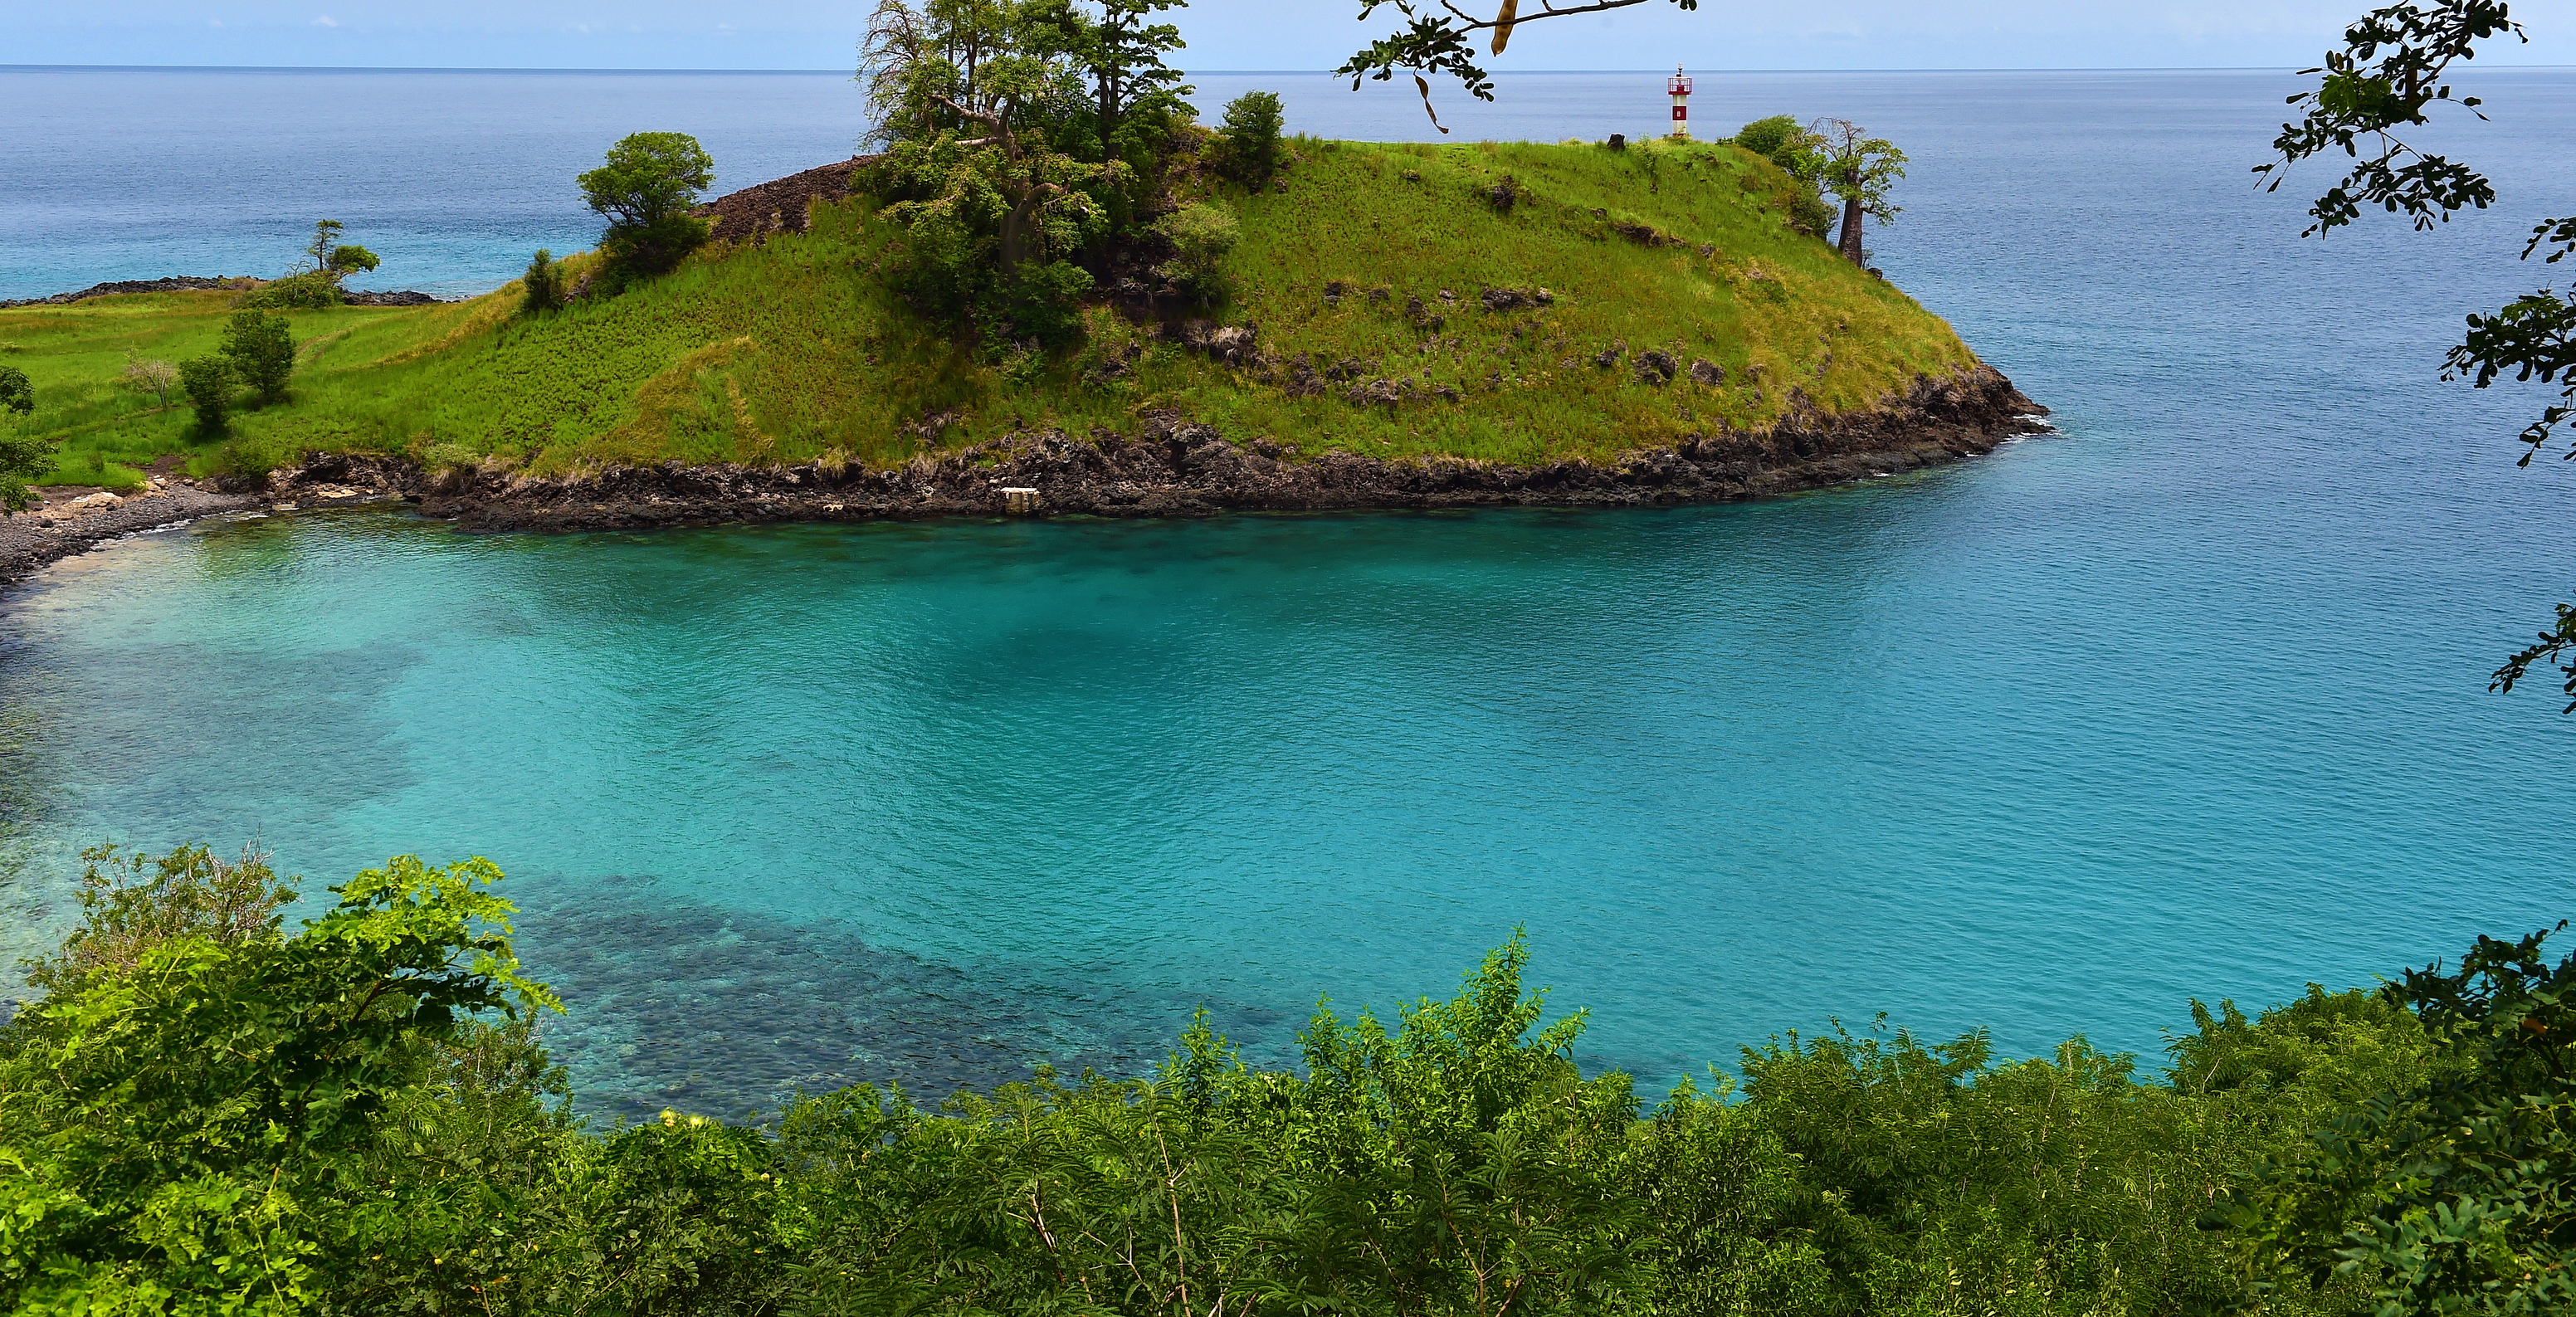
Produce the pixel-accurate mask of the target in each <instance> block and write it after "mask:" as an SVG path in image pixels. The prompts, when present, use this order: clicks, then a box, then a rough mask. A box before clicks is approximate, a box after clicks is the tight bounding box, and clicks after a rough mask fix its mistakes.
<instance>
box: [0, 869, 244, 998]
mask: <svg viewBox="0 0 2576 1317" xmlns="http://www.w3.org/2000/svg"><path fill="white" fill-rule="evenodd" d="M81 858H82V860H84V861H85V862H86V865H87V867H86V868H85V869H84V870H83V871H82V873H81V881H80V892H79V899H80V908H81V922H80V927H78V928H77V929H74V930H73V932H72V935H71V936H70V937H69V938H68V939H66V940H65V941H64V943H63V948H62V951H61V953H60V954H59V955H57V956H55V957H54V958H52V959H50V960H46V961H43V962H40V963H38V964H35V965H31V966H29V967H28V970H27V981H28V982H29V983H31V984H33V985H35V986H36V987H39V988H43V989H45V990H46V991H48V992H69V991H72V990H74V989H77V988H78V987H79V986H80V985H81V984H82V983H83V982H84V981H85V980H87V979H89V978H90V977H91V976H93V975H95V974H100V973H128V974H130V973H132V972H134V971H135V970H136V969H137V968H139V967H140V966H141V964H142V960H143V956H144V953H146V952H148V951H151V950H153V949H155V948H158V947H161V946H164V945H167V944H169V943H173V942H178V941H184V940H190V939H195V940H200V941H205V942H209V943H212V944H214V945H216V946H218V947H239V946H243V945H246V944H249V943H252V942H263V941H272V940H274V939H275V938H276V937H277V935H278V928H279V923H280V916H279V915H278V913H277V912H278V910H279V909H280V908H281V907H283V906H285V905H286V903H287V902H289V901H292V900H294V899H295V891H294V888H293V887H292V886H290V885H289V884H287V883H283V882H280V881H278V878H277V874H276V873H275V871H273V870H271V869H270V868H269V867H268V856H267V855H265V854H263V853H261V852H259V851H257V850H254V849H250V848H247V847H246V848H244V849H243V851H242V854H241V858H240V859H239V860H237V861H234V862H231V863H226V862H225V861H223V860H220V859H217V858H216V857H215V855H214V853H213V852H212V851H209V850H207V849H206V848H205V847H203V846H182V847H180V848H179V849H177V850H174V851H171V852H170V853H169V854H167V855H162V856H159V857H151V856H145V855H141V854H125V853H121V852H120V851H119V850H118V848H117V847H114V846H100V847H94V848H92V849H90V850H86V851H83V852H81Z"/></svg>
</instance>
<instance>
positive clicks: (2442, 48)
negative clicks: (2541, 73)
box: [2254, 0, 2576, 714]
mask: <svg viewBox="0 0 2576 1317" xmlns="http://www.w3.org/2000/svg"><path fill="white" fill-rule="evenodd" d="M2506 9H2507V6H2506V5H2505V4H2504V3H2503V0H2435V3H2430V4H2416V3H2407V4H2397V5H2390V6H2388V7H2386V8H2382V9H2375V10H2372V11H2371V12H2370V13H2369V14H2367V15H2364V16H2363V17H2362V19H2361V21H2359V22H2357V23H2354V24H2353V25H2352V26H2351V27H2349V28H2347V29H2345V31H2344V48H2343V49H2341V50H2336V51H2329V52H2327V54H2326V62H2325V63H2324V64H2323V65H2321V66H2319V67H2316V68H2311V69H2302V70H2300V73H2301V75H2302V76H2317V75H2323V80H2322V81H2321V82H2320V84H2319V85H2318V86H2317V87H2316V88H2315V89H2314V90H2312V91H2303V92H2298V93H2295V94H2293V95H2292V96H2290V97H2289V103H2290V104H2292V105H2300V104H2305V105H2306V106H2307V107H2308V112H2307V115H2306V116H2305V117H2304V118H2302V119H2301V120H2300V121H2299V122H2298V123H2295V124H2288V123H2285V124H2283V125H2281V134H2280V136H2279V137H2278V138H2277V139H2275V140H2274V141H2273V143H2272V147H2273V149H2274V150H2276V151H2278V152H2280V158H2279V159H2277V160H2270V161H2266V162H2264V163H2262V164H2259V165H2256V166H2254V172H2255V173H2257V174H2268V175H2270V176H2271V182H2270V184H2269V185H2268V186H2267V187H2266V188H2265V190H2266V191H2275V190H2278V189H2279V188H2280V186H2281V184H2282V183H2283V182H2284V181H2285V180H2286V178H2287V171H2288V170H2289V167H2290V166H2292V165H2294V164H2297V163H2298V162H2299V161H2301V160H2305V159H2307V158H2309V157H2310V156H2316V155H2325V154H2328V153H2330V152H2333V151H2341V152H2343V153H2344V155H2345V156H2346V157H2348V158H2350V159H2352V160H2354V161H2355V163H2354V164H2353V166H2352V168H2351V169H2350V170H2349V171H2348V172H2347V173H2346V174H2345V175H2344V177H2343V179H2342V181H2340V182H2338V183H2336V184H2335V185H2334V186H2332V187H2330V188H2328V189H2326V191H2325V193H2324V195H2322V196H2320V197H2318V198H2317V200H2316V201H2315V203H2314V204H2312V205H2310V206H2309V208H2308V214H2309V216H2310V217H2311V218H2313V219H2314V220H2315V223H2313V224H2310V225H2309V226H2308V228H2307V230H2306V232H2305V233H2303V234H2301V235H2300V236H2302V237H2306V236H2310V235H2319V234H2325V233H2329V232H2331V231H2333V230H2335V229H2337V228H2341V227H2343V226H2344V225H2347V224H2351V223H2353V222H2354V221H2356V220H2358V219H2359V218H2360V217H2361V211H2362V208H2363V207H2364V206H2368V205H2376V206H2378V207H2379V208H2380V209H2382V210H2384V211H2386V212H2388V213H2389V214H2392V215H2395V214H2403V215H2406V216H2408V217H2409V218H2410V219H2412V220H2413V221H2414V224H2415V227H2416V229H2417V230H2419V231H2421V230H2425V229H2430V228H2432V227H2433V224H2434V222H2435V221H2436V220H2439V221H2441V222H2443V223H2448V222H2450V218H2451V216H2452V215H2453V214H2454V213H2456V212H2458V211H2461V210H2464V209H2470V208H2475V209H2479V210H2483V209H2485V208H2486V207H2487V206H2489V205H2491V204H2493V203H2494V201H2495V196H2496V193H2495V184H2494V183H2492V182H2491V181H2489V180H2488V178H2487V177H2486V175H2484V174H2482V173H2479V172H2478V171H2477V170H2476V169H2474V168H2472V167H2471V166H2469V165H2467V164H2465V163H2463V162H2461V161H2457V160H2453V159H2450V158H2449V157H2447V156H2440V155H2427V154H2425V153H2424V152H2422V151H2420V150H2418V149H2416V148H2415V147H2413V146H2411V145H2409V144H2408V143H2407V142H2406V141H2405V140H2404V139H2403V138H2401V137H2399V136H2397V132H2398V130H2400V129H2404V128H2413V127H2421V126H2423V125H2425V124H2427V123H2429V122H2431V119H2430V116H2429V115H2428V114H2427V113H2426V112H2427V111H2428V110H2430V109H2432V108H2433V107H2434V106H2435V105H2455V106H2457V107H2459V108H2460V109H2462V110H2465V111H2467V112H2468V113H2470V114H2472V115H2475V116H2476V117H2477V118H2479V119H2481V120H2483V119H2485V118H2486V114H2485V112H2484V111H2482V110H2480V109H2479V108H2478V107H2479V106H2480V105H2481V104H2483V102H2482V101H2480V100H2479V98H2477V97H2475V96H2462V97H2459V98H2457V99H2454V98H2453V97H2452V95H2451V88H2450V85H2449V84H2448V83H2446V82H2444V81H2443V79H2444V78H2445V77H2447V76H2448V74H2449V72H2450V69H2451V66H2452V65H2454V64H2456V63H2459V62H2461V61H2465V60H2472V59H2475V58H2477V46H2478V43H2479V42H2481V41H2488V40H2492V39H2494V38H2497V37H2504V36H2510V37H2513V38H2514V39H2516V40H2518V41H2524V42H2528V41H2529V40H2530V38H2529V37H2527V36H2525V35H2523V31H2522V25H2521V24H2519V23H2516V22H2514V21H2512V19H2511V18H2510V17H2508V15H2507V12H2506ZM2365 147H2368V148H2370V149H2368V150H2365ZM2544 247H2546V248H2548V249H2549V256H2548V258H2547V260H2546V261H2545V263H2546V264H2550V265H2555V264H2557V263H2558V262H2559V261H2561V260H2563V259H2565V258H2566V257H2567V256H2568V254H2569V253H2571V252H2576V217H2565V218H2555V219H2544V220H2542V221H2541V222H2540V223H2538V224H2537V225H2534V226H2533V227H2532V230H2531V240H2530V241H2529V242H2527V243H2525V244H2524V245H2523V249H2522V259H2524V260H2530V259H2531V257H2532V255H2533V254H2534V253H2536V252H2538V251H2540V250H2541V249H2542V248H2544ZM2508 375H2510V376H2512V377H2513V378H2514V379H2516V380H2520V381H2526V382H2527V381H2529V380H2532V379H2538V380H2540V381H2542V382H2543V383H2554V384H2557V385H2559V386H2560V388H2559V400H2558V401H2557V402H2555V403H2552V404H2550V405H2548V406H2546V407H2543V408H2542V409H2541V412H2540V415H2539V417H2538V418H2537V419H2535V420H2533V421H2532V422H2531V423H2530V424H2529V425H2526V426H2524V427H2523V431H2522V442H2524V443H2525V444H2528V445H2530V449H2531V451H2529V452H2526V453H2524V454H2523V455H2522V460H2521V462H2520V465H2523V466H2529V465H2531V459H2532V458H2533V457H2535V456H2538V455H2539V453H2540V452H2541V450H2543V449H2545V448H2547V447H2548V446H2549V444H2550V443H2551V441H2552V440H2553V439H2555V438H2556V437H2557V433H2558V427H2560V426H2561V425H2564V424H2565V423H2566V422H2567V421H2568V420H2569V419H2570V418H2572V417H2576V298H2571V297H2570V296H2569V295H2567V294H2562V293H2559V292H2557V291H2556V290H2554V289H2550V288H2542V289H2539V290H2538V291H2536V292H2533V293H2530V294H2527V295H2525V296H2523V297H2519V298H2516V299H2514V300H2513V301H2512V302H2509V303H2507V304H2506V305H2505V306H2504V307H2503V308H2502V309H2500V310H2497V311H2494V312H2485V313H2481V312H2472V313H2470V315H2469V317H2468V333H2467V335H2466V337H2464V338H2463V339H2462V340H2461V341H2460V342H2459V343H2458V344H2457V345H2455V346H2453V347H2452V348H2451V349H2450V351H2449V352H2447V353H2446V354H2444V356H2443V358H2442V378H2444V379H2446V380H2456V379H2467V380H2469V381H2471V382H2472V383H2473V384H2474V385H2475V386H2476V387H2478V388H2481V389H2483V388H2486V387H2488V386H2490V385H2492V384H2494V383H2495V381H2496V380H2497V379H2499V378H2501V377H2504V376H2508ZM2566 457H2568V458H2569V459H2571V460H2576V447H2571V448H2570V449H2569V450H2568V452H2567V453H2566ZM2534 664H2541V665H2552V664H2554V665H2556V666H2557V667H2558V668H2559V670H2560V671H2561V672H2562V673H2564V674H2565V676H2566V679H2567V680H2566V688H2565V689H2566V694H2567V695H2568V696H2569V701H2568V705H2567V707H2566V708H2565V709H2564V710H2562V711H2561V712H2562V713H2568V714H2576V612H2571V610H2570V609H2569V608H2568V606H2567V605H2564V604H2561V605H2559V607H2558V620H2557V622H2556V624H2555V625H2553V626H2552V627H2551V628H2550V629H2548V630H2545V631H2542V632H2540V634H2539V641H2538V643H2536V644H2533V645H2530V646H2527V647H2525V648H2524V649H2522V650H2521V651H2520V652H2518V653H2516V654H2514V655H2513V656H2512V657H2510V658H2508V659H2506V660H2505V661H2504V663H2503V665H2502V666H2500V667H2498V668H2497V669H2496V670H2495V674H2494V677H2493V679H2492V681H2491V683H2490V687H2489V688H2490V689H2493V690H2499V691H2510V690H2512V689H2513V688H2514V687H2515V686H2516V685H2517V684H2519V683H2520V682H2521V681H2522V679H2523V678H2524V677H2525V676H2527V675H2528V674H2529V673H2530V670H2531V668H2532V666H2533V665H2534Z"/></svg>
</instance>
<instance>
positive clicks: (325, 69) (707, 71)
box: [0, 64, 2576, 78]
mask: <svg viewBox="0 0 2576 1317" xmlns="http://www.w3.org/2000/svg"><path fill="white" fill-rule="evenodd" d="M2481 67H2482V68H2488V69H2544V70H2545V69H2571V68H2576V64H2487V65H2483V66H2481ZM1690 71H1691V72H1694V73H1703V74H1709V75H1713V76H1714V75H1725V74H1761V73H2273V72H2291V71H2293V69H2292V67H2291V66H2290V65H2287V64H2135V65H2108V64H2101V65H2074V64H2070V65H2045V66H2043V65H2021V66H1992V67H1973V68H1972V67H1964V66H1963V67H1934V68H1863V67H1831V68H1829V67H1817V68H1796V69H1786V68H1699V69H1693V70H1690ZM0 73H552V74H565V73H597V74H689V75H695V76H714V75H772V76H776V75H786V74H795V75H824V74H829V75H833V76H838V77H851V76H855V75H854V74H852V72H851V71H850V70H848V69H818V68H760V69H751V68H737V69H723V68H611V67H572V66H561V67H557V66H537V65H524V66H522V65H493V66H474V65H443V64H422V65H408V64H0ZM1609 73H1635V74H1653V75H1658V76H1660V75H1661V74H1662V73H1663V70H1662V69H1660V68H1652V69H1626V68H1621V69H1511V70H1497V71H1495V73H1494V74H1493V76H1495V77H1497V78H1504V77H1515V76H1538V77H1563V76H1570V75H1579V74H1609ZM1183 76H1184V77H1229V78H1235V77H1335V76H1337V75H1335V74H1334V73H1333V71H1332V70H1330V69H1195V70H1190V71H1187V72H1185V73H1184V74H1183Z"/></svg>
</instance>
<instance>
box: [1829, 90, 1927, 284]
mask: <svg viewBox="0 0 2576 1317" xmlns="http://www.w3.org/2000/svg"><path fill="white" fill-rule="evenodd" d="M1808 128H1809V130H1810V131H1812V132H1813V133H1814V134H1815V136H1816V139H1817V142H1816V147H1815V150H1816V154H1817V166H1816V176H1817V178H1819V179H1820V180H1822V181H1823V183H1824V185H1825V187H1826V188H1827V189H1828V190H1830V191H1832V193H1833V194H1834V195H1835V196H1838V197H1841V198H1842V199H1843V227H1842V233H1841V234H1840V237H1841V244H1840V245H1841V247H1842V253H1843V259H1844V260H1847V261H1849V262H1851V263H1852V264H1854V265H1863V266H1865V265H1867V264H1869V253H1868V252H1866V251H1864V250H1862V247H1861V218H1862V216H1865V215H1875V216H1877V217H1878V222H1879V223H1881V224H1885V223H1887V222H1888V221H1890V220H1892V219H1895V218H1896V213H1897V211H1899V210H1900V209H1902V207H1899V206H1897V205H1895V204H1893V203H1891V202H1889V201H1888V199H1887V194H1888V193H1890V192H1892V191H1894V190H1895V188H1896V180H1898V179H1900V178H1903V177H1905V153H1904V152H1903V151H1899V150H1897V149H1896V144H1895V143H1893V142H1890V141H1888V140H1887V139H1886V138H1884V137H1870V136H1868V135H1867V130H1866V129H1863V128H1862V127H1861V126H1860V125H1859V124H1856V123H1853V122H1852V121H1851V120H1849V119H1818V120H1816V121H1815V122H1814V123H1812V124H1810V125H1808Z"/></svg>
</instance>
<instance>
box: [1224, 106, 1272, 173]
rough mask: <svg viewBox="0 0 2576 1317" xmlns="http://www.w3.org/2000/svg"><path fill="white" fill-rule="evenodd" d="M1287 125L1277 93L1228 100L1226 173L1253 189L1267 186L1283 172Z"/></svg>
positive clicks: (1225, 129) (1226, 113)
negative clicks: (1281, 161)
mask: <svg viewBox="0 0 2576 1317" xmlns="http://www.w3.org/2000/svg"><path fill="white" fill-rule="evenodd" d="M1283 122H1284V119H1283V117H1282V115H1281V113H1280V109H1279V93H1277V92H1268V91H1248V92H1245V93H1244V94H1242V95H1240V96H1237V97H1235V98H1234V99H1233V100H1230V101H1227V102H1226V103H1225V118H1224V119H1223V120H1222V121H1221V124H1222V127H1221V128H1220V131H1221V132H1223V133H1224V137H1223V138H1222V139H1221V140H1222V141H1223V143H1224V147H1223V151H1222V154H1221V155H1220V157H1219V159H1220V162H1221V164H1222V167H1223V168H1224V170H1225V172H1226V173H1227V174H1229V175H1231V176H1233V177H1235V178H1238V179H1241V180H1243V181H1244V182H1245V183H1248V184H1250V185H1252V186H1253V187H1256V188H1257V187H1264V186H1267V185H1268V184H1269V182H1270V176H1271V175H1273V174H1275V173H1278V172H1279V150H1280V147H1279V131H1280V126H1281V124H1282V123H1283Z"/></svg>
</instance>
